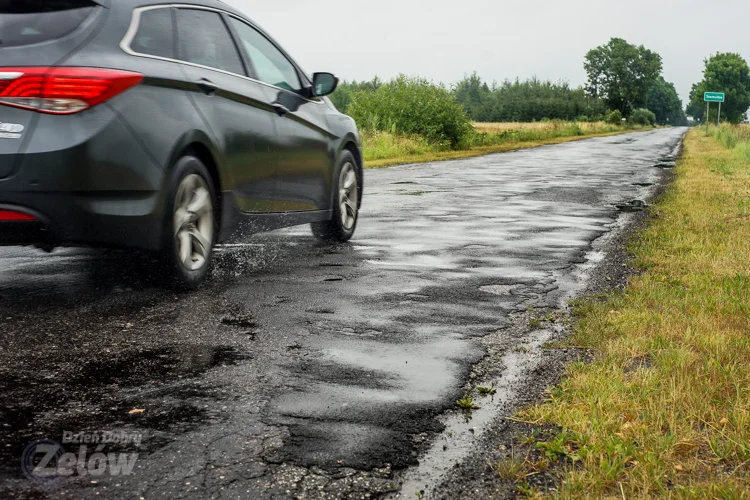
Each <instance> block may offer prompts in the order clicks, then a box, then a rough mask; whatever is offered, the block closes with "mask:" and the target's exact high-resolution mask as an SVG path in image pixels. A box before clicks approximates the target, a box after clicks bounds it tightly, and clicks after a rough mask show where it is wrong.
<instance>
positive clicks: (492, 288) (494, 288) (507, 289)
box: [479, 285, 522, 295]
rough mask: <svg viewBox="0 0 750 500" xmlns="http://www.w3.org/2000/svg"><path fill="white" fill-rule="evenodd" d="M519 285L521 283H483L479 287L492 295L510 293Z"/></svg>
mask: <svg viewBox="0 0 750 500" xmlns="http://www.w3.org/2000/svg"><path fill="white" fill-rule="evenodd" d="M519 286H522V285H485V286H480V287H479V289H480V290H481V291H483V292H487V293H491V294H493V295H510V294H511V292H512V291H513V290H514V289H516V288H518V287H519Z"/></svg>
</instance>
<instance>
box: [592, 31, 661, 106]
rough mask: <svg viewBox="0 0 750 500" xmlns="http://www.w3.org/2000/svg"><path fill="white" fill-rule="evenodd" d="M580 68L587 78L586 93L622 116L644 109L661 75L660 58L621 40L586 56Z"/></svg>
mask: <svg viewBox="0 0 750 500" xmlns="http://www.w3.org/2000/svg"><path fill="white" fill-rule="evenodd" d="M584 68H585V69H586V73H587V74H588V84H587V86H586V90H587V91H588V92H589V94H590V95H592V96H594V97H600V98H603V99H605V100H606V102H607V104H608V105H609V107H610V108H611V109H616V110H619V111H620V112H621V113H622V114H623V115H624V116H630V113H631V112H632V111H633V110H634V109H637V108H641V107H644V106H645V105H646V100H647V98H648V91H649V89H650V88H651V85H652V84H653V83H654V81H656V79H657V78H658V77H659V75H660V74H661V70H662V62H661V56H660V55H659V54H657V53H656V52H652V51H650V50H648V49H646V48H645V47H644V46H643V45H640V46H635V45H631V44H629V43H628V42H626V41H625V40H623V39H622V38H612V39H611V40H610V41H609V43H607V44H606V45H602V46H600V47H597V48H595V49H592V50H590V51H589V53H588V54H586V59H585V62H584Z"/></svg>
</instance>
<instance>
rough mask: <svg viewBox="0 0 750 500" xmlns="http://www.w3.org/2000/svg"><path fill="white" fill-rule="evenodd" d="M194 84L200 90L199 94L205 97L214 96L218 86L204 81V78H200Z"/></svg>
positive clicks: (209, 81)
mask: <svg viewBox="0 0 750 500" xmlns="http://www.w3.org/2000/svg"><path fill="white" fill-rule="evenodd" d="M195 83H196V85H198V88H199V89H201V92H203V93H204V94H206V95H214V94H215V93H216V91H217V90H219V86H218V85H216V84H215V83H214V82H212V81H211V80H206V79H205V78H202V79H200V80H198V81H197V82H195Z"/></svg>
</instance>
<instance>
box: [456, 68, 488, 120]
mask: <svg viewBox="0 0 750 500" xmlns="http://www.w3.org/2000/svg"><path fill="white" fill-rule="evenodd" d="M453 96H454V97H455V99H456V102H457V103H459V104H460V105H461V106H463V107H464V110H465V111H466V114H468V115H469V117H470V118H471V119H472V120H474V121H478V122H486V121H490V107H491V104H490V101H491V100H492V91H491V90H490V88H489V87H488V86H487V84H486V83H484V82H482V79H481V78H480V77H479V75H477V73H476V71H475V72H474V73H473V74H472V75H471V76H465V77H464V79H463V80H461V81H460V82H458V84H456V86H455V88H454V89H453Z"/></svg>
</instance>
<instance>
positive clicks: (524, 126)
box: [472, 121, 623, 134]
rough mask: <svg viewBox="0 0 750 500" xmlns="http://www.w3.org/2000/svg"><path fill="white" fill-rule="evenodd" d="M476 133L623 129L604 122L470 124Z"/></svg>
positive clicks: (609, 130)
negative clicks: (572, 128)
mask: <svg viewBox="0 0 750 500" xmlns="http://www.w3.org/2000/svg"><path fill="white" fill-rule="evenodd" d="M472 125H474V128H475V129H476V130H477V132H480V133H485V134H499V133H502V132H506V131H508V130H536V131H556V130H563V129H566V128H569V127H570V126H571V125H577V126H579V127H580V128H581V130H583V131H584V132H599V131H606V132H612V131H617V130H622V128H623V127H621V126H617V125H610V124H608V123H604V122H593V123H589V122H561V121H552V122H534V123H521V122H505V123H482V122H474V123H472Z"/></svg>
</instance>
